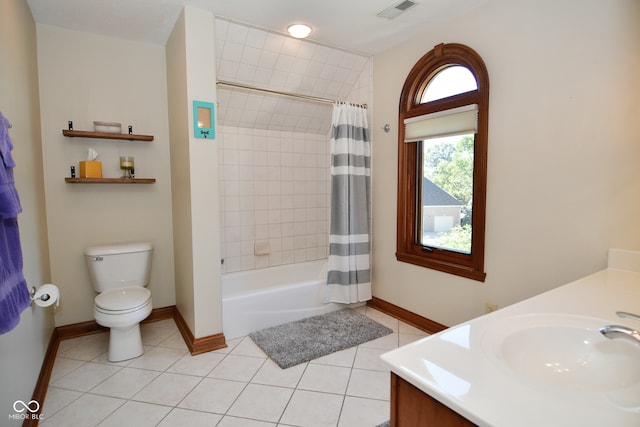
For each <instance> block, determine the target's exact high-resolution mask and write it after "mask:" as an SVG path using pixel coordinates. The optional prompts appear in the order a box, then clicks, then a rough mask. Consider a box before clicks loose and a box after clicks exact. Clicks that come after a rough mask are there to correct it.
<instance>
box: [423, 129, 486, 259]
mask: <svg viewBox="0 0 640 427" xmlns="http://www.w3.org/2000/svg"><path fill="white" fill-rule="evenodd" d="M474 138H475V136H474V134H466V135H458V136H449V137H444V138H434V139H428V140H425V141H422V142H421V144H422V149H421V152H422V156H420V157H419V162H420V165H418V166H419V168H420V169H421V170H422V174H421V177H422V182H421V183H420V185H421V186H422V190H421V191H420V196H421V197H420V204H419V206H420V210H421V214H420V216H419V218H418V219H419V220H420V221H421V227H420V229H421V231H422V232H421V233H420V236H419V240H420V244H422V245H424V246H431V247H437V248H440V249H448V250H452V251H456V252H461V253H466V254H470V253H471V236H472V221H471V215H472V211H473V148H474V147H473V145H474V144H473V143H474Z"/></svg>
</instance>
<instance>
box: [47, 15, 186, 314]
mask: <svg viewBox="0 0 640 427" xmlns="http://www.w3.org/2000/svg"><path fill="white" fill-rule="evenodd" d="M37 41H38V75H39V79H40V106H41V113H42V121H41V123H42V151H43V159H44V177H45V192H46V209H47V224H48V229H49V250H50V257H51V258H50V259H51V279H52V280H53V281H54V282H55V283H56V284H57V285H58V286H59V287H60V291H61V293H62V303H61V306H60V309H59V310H57V311H56V325H66V324H71V323H77V322H83V321H88V320H92V319H93V299H94V296H95V293H94V291H93V289H92V287H91V284H90V281H89V275H88V271H87V266H86V263H85V260H84V255H83V250H84V248H85V247H87V246H90V245H96V244H108V243H114V242H123V241H136V240H142V241H150V242H151V243H152V244H153V245H154V254H153V261H152V270H151V284H150V286H149V289H150V290H151V294H152V298H153V305H154V307H164V306H170V305H173V304H175V286H174V267H173V239H172V217H171V174H170V166H169V126H168V120H167V118H168V107H167V84H166V72H165V50H164V47H162V46H157V45H151V44H145V43H136V42H131V41H126V40H122V39H117V38H112V37H105V36H99V35H93V34H88V33H78V32H74V31H69V30H64V29H61V28H57V27H52V26H47V25H37ZM68 120H72V121H73V124H74V129H76V130H92V129H93V121H94V120H100V121H115V122H120V123H122V125H123V127H124V131H125V132H126V126H127V125H132V126H133V131H134V133H139V134H148V135H154V137H155V140H154V141H153V142H139V141H138V142H129V141H118V140H100V139H86V138H65V137H64V136H62V129H65V128H66V126H67V121H68ZM89 148H93V149H95V150H97V151H98V152H99V153H100V157H99V158H98V160H101V161H102V170H103V176H105V177H118V176H120V175H121V171H120V169H119V163H118V162H119V156H120V155H125V154H127V155H133V156H134V157H135V169H136V176H137V177H141V178H144V177H152V178H156V180H157V181H156V183H155V184H149V185H137V184H136V185H125V184H91V185H89V184H68V183H65V181H64V177H66V176H69V167H70V165H76V168H77V166H78V162H79V161H80V160H84V159H86V156H87V150H88V149H89Z"/></svg>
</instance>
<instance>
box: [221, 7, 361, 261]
mask: <svg viewBox="0 0 640 427" xmlns="http://www.w3.org/2000/svg"><path fill="white" fill-rule="evenodd" d="M216 61H217V63H218V67H217V73H218V78H219V79H220V80H227V81H232V82H238V83H245V84H251V85H256V86H261V87H266V88H270V89H276V90H284V91H287V92H298V93H304V94H308V95H313V96H319V97H323V98H329V99H339V100H345V101H352V102H355V103H367V104H369V107H371V98H372V93H373V85H372V82H373V76H372V70H373V64H372V62H371V58H368V57H366V56H362V55H360V54H354V53H349V52H345V51H343V50H340V49H334V48H330V47H327V46H321V45H316V44H313V43H310V42H306V41H301V40H294V39H291V38H290V37H286V36H284V35H280V34H275V33H271V32H267V31H264V30H261V29H257V28H252V27H247V26H245V25H243V24H240V23H237V22H229V21H226V20H224V19H217V20H216ZM217 99H218V109H217V114H218V120H219V125H218V129H217V135H216V141H217V143H218V146H219V150H220V153H219V154H220V155H219V161H220V166H221V167H220V174H221V175H220V183H221V192H220V193H221V197H222V203H221V209H222V215H221V217H222V224H221V226H222V248H221V249H222V256H223V258H224V264H223V271H224V272H233V271H240V270H249V269H253V268H262V267H268V266H274V265H280V264H291V263H296V262H304V261H310V260H316V259H323V258H326V257H327V256H328V235H329V131H330V124H331V110H332V107H331V105H329V104H322V103H314V102H309V101H300V100H297V99H295V98H289V97H283V96H277V95H271V94H264V93H262V92H253V91H238V90H233V91H230V90H228V89H225V88H223V87H218V95H217ZM368 112H369V118H370V117H371V110H370V109H369V111H368Z"/></svg>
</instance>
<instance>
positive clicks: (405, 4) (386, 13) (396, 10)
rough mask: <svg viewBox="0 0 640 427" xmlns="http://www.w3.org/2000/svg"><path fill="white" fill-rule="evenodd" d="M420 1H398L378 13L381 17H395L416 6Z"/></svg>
mask: <svg viewBox="0 0 640 427" xmlns="http://www.w3.org/2000/svg"><path fill="white" fill-rule="evenodd" d="M416 4H418V2H415V1H411V0H404V1H401V2H400V3H396V4H394V5H393V6H389V7H388V8H386V9H385V10H383V11H382V12H380V13H378V16H379V17H381V18H387V19H393V18H395V17H397V16H399V15H400V14H402V13H404V12H405V11H406V10H407V9H409V8H411V7H413V6H415V5H416Z"/></svg>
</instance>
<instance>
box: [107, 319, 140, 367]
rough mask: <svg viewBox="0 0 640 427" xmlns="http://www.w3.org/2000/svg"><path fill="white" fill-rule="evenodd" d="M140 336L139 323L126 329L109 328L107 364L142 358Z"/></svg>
mask: <svg viewBox="0 0 640 427" xmlns="http://www.w3.org/2000/svg"><path fill="white" fill-rule="evenodd" d="M143 353H144V348H143V347H142V335H141V334H140V323H136V324H135V325H133V326H129V327H126V328H111V329H110V330H109V352H108V354H107V360H109V362H121V361H123V360H129V359H133V358H134V357H138V356H142V354H143Z"/></svg>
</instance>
